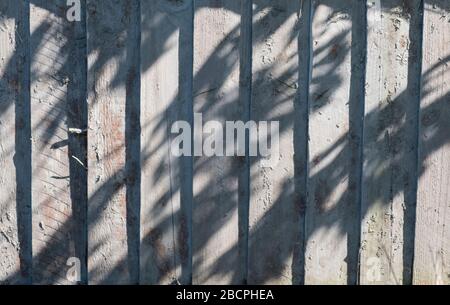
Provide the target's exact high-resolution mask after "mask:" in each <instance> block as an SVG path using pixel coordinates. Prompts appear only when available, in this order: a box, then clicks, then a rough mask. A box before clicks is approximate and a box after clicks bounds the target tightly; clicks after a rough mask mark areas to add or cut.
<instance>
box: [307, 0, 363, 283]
mask: <svg viewBox="0 0 450 305" xmlns="http://www.w3.org/2000/svg"><path fill="white" fill-rule="evenodd" d="M360 5H361V2H360V1H342V2H337V1H327V0H325V1H323V0H316V1H314V2H313V20H312V40H313V46H312V48H313V50H312V51H313V55H312V56H313V58H312V72H311V73H312V75H311V86H310V101H309V107H310V113H309V173H308V175H309V183H308V200H307V210H306V240H307V244H306V250H305V251H306V254H305V256H306V258H305V261H306V264H305V283H306V284H325V283H326V284H346V283H352V282H354V280H353V279H352V278H354V277H355V274H354V273H355V272H356V270H355V269H356V267H355V263H356V261H355V260H356V257H357V251H358V250H357V240H358V239H359V234H357V232H358V230H357V229H356V228H355V227H356V225H358V224H359V221H358V220H357V219H358V218H359V216H358V215H359V213H358V212H359V207H358V180H359V177H358V176H359V171H358V163H359V161H358V141H359V140H358V139H359V138H360V135H359V134H358V121H360V120H361V118H362V113H360V106H358V103H361V100H360V98H358V94H357V92H353V91H354V90H355V89H354V86H360V84H359V82H360V80H358V79H356V77H354V75H355V74H354V73H355V71H358V70H360V69H362V68H363V65H362V66H361V63H360V62H359V61H360V60H361V55H360V54H359V53H360V51H358V50H354V48H360V46H361V45H364V43H361V44H360V45H358V41H356V40H355V41H353V36H355V34H354V32H352V26H355V31H363V30H364V29H361V28H358V27H359V26H360V24H359V23H360V22H361V21H360V20H359V19H358V16H359V15H361V12H360ZM362 16H364V15H362ZM357 64H358V65H359V66H358V65H357ZM356 90H357V89H356ZM355 241H356V242H355Z"/></svg>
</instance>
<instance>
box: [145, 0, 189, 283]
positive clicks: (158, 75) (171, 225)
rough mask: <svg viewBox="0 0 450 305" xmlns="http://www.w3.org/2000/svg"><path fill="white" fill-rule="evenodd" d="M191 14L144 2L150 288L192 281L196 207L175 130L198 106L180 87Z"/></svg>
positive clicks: (147, 270)
mask: <svg viewBox="0 0 450 305" xmlns="http://www.w3.org/2000/svg"><path fill="white" fill-rule="evenodd" d="M191 13H192V5H191V4H190V3H189V1H186V5H183V6H178V5H175V4H173V3H171V2H170V1H148V2H142V11H141V16H142V17H141V20H142V33H143V34H142V37H141V77H142V79H141V82H142V85H141V125H142V133H141V139H142V142H141V143H142V152H141V164H142V183H141V189H142V190H147V191H149V192H150V193H149V195H148V196H147V195H145V191H144V195H143V196H142V197H141V269H140V282H141V283H144V284H170V283H183V284H189V282H190V274H189V273H190V272H189V271H188V270H186V269H188V268H189V266H190V260H189V256H190V241H189V238H188V237H189V227H188V226H189V223H190V220H189V214H190V211H189V208H190V205H187V203H188V202H189V198H186V197H187V196H186V197H184V198H183V200H182V195H181V194H182V193H183V191H182V190H181V189H180V188H181V187H182V185H183V184H185V185H188V184H189V181H188V179H185V177H186V176H187V175H189V174H190V173H189V172H187V170H186V167H183V163H182V162H185V161H186V159H184V158H176V157H174V155H173V154H172V151H171V141H172V139H173V137H174V136H175V135H172V134H171V128H172V124H173V123H174V122H175V121H177V120H186V121H189V119H188V113H186V111H185V109H186V104H190V105H191V107H192V103H191V101H189V100H188V99H189V97H188V95H187V94H186V92H185V91H184V90H183V89H182V88H183V84H180V81H182V80H183V79H185V78H189V76H187V75H188V74H192V70H190V69H189V66H188V65H185V66H183V65H182V64H185V62H183V57H188V56H189V54H190V53H191V52H190V51H189V43H186V41H185V39H187V37H183V36H186V32H187V31H190V27H189V24H191V23H192V14H191ZM180 57H181V59H180ZM191 77H192V76H191ZM180 88H181V89H180ZM188 94H189V93H188ZM184 164H185V163H184ZM191 187H192V186H191Z"/></svg>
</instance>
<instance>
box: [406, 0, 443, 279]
mask: <svg viewBox="0 0 450 305" xmlns="http://www.w3.org/2000/svg"><path fill="white" fill-rule="evenodd" d="M424 5H425V10H424V30H423V59H422V88H421V90H422V92H421V93H422V95H421V104H420V115H419V122H420V125H419V126H420V133H419V183H418V191H417V220H416V235H415V255H414V277H413V280H414V283H415V284H450V230H449V228H448V224H449V222H450V191H449V185H450V179H449V177H450V148H449V145H448V143H449V135H450V120H449V117H450V107H449V106H450V104H449V101H450V98H449V90H450V69H449V65H450V22H449V21H450V19H449V18H450V3H449V2H448V1H445V0H434V1H430V0H427V1H425V2H424Z"/></svg>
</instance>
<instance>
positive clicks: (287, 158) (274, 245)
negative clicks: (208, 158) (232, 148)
mask: <svg viewBox="0 0 450 305" xmlns="http://www.w3.org/2000/svg"><path fill="white" fill-rule="evenodd" d="M299 14H300V1H292V0H285V1H277V2H276V3H274V2H273V1H254V6H253V63H252V66H253V73H252V75H253V83H252V84H253V86H252V101H251V110H250V118H251V120H254V121H257V122H258V121H279V124H280V137H279V141H280V148H281V149H280V156H279V157H278V158H277V160H276V161H277V162H274V163H273V165H271V166H269V167H264V166H263V164H262V163H261V158H260V157H257V158H251V170H250V209H249V260H248V264H249V266H248V283H250V284H290V283H292V280H293V270H294V268H295V267H294V266H296V265H297V263H296V262H295V261H294V259H295V257H294V249H295V247H296V245H297V243H298V242H299V240H300V238H301V237H300V236H298V235H297V234H298V232H299V230H298V226H299V225H300V224H299V222H298V220H299V217H300V205H301V202H299V201H298V200H296V196H295V190H294V188H295V187H294V131H293V128H294V120H295V119H296V117H295V115H294V114H295V112H294V103H295V101H296V99H297V89H298V70H297V69H298V27H297V24H298V22H299ZM275 158H276V157H275ZM267 240H270V241H271V242H270V246H268V245H267V243H266V241H267Z"/></svg>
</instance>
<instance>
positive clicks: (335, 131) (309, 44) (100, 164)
mask: <svg viewBox="0 0 450 305" xmlns="http://www.w3.org/2000/svg"><path fill="white" fill-rule="evenodd" d="M74 2H76V1H74ZM81 4H82V10H81V18H80V21H74V22H70V21H69V20H68V19H67V10H68V9H69V8H70V6H68V5H67V1H66V0H1V1H0V74H1V81H0V283H4V284H14V283H16V284H18V283H22V284H23V283H34V284H46V283H47V284H71V283H73V281H76V280H77V271H78V269H79V271H80V273H79V275H80V277H79V282H80V283H84V284H86V283H89V284H99V283H108V284H130V283H131V284H136V283H141V284H154V283H159V284H170V283H181V284H190V283H193V284H231V283H234V284H239V283H249V284H303V283H304V284H323V283H327V284H356V283H361V284H379V283H383V284H409V283H415V284H449V283H450V229H449V227H448V226H449V225H450V95H449V92H450V69H449V64H450V1H448V0H408V1H404V0H369V1H367V2H366V1H362V0H345V1H338V0H304V1H301V0H276V1H273V0H254V1H251V0H151V1H138V0H108V1H106V0H104V1H103V0H102V1H98V0H85V1H81ZM194 113H201V114H202V115H203V117H204V119H205V120H217V121H220V122H224V121H226V120H232V121H235V120H243V121H248V120H254V121H262V120H268V121H274V120H276V121H279V122H280V138H279V139H280V147H281V153H280V157H279V160H278V163H277V164H276V166H273V167H271V168H265V167H262V166H261V164H260V162H259V161H260V159H259V158H258V157H188V156H184V157H174V155H173V154H172V153H171V145H170V144H171V141H172V139H173V135H172V133H171V128H170V126H171V125H172V124H173V123H174V122H175V121H177V120H185V121H187V122H190V123H192V122H193V116H194ZM78 262H79V263H78Z"/></svg>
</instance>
